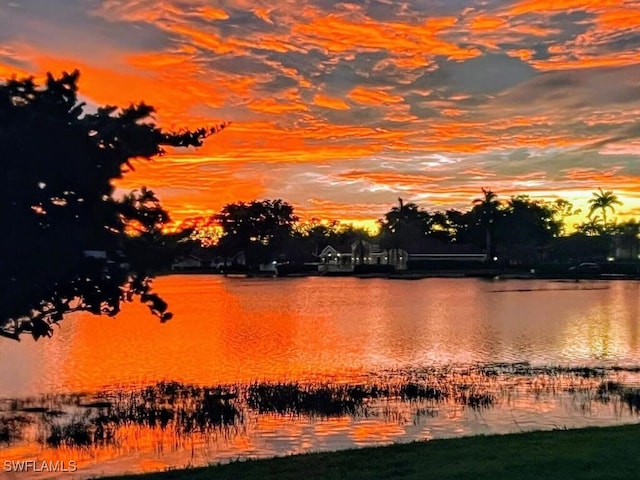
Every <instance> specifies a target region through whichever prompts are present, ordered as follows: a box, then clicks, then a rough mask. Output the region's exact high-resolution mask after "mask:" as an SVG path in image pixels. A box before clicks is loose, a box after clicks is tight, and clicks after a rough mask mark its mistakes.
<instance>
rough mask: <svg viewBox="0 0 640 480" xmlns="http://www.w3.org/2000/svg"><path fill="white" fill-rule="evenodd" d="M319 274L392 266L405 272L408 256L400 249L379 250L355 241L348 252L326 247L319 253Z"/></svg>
mask: <svg viewBox="0 0 640 480" xmlns="http://www.w3.org/2000/svg"><path fill="white" fill-rule="evenodd" d="M319 257H320V264H319V265H318V271H319V272H320V273H349V272H353V271H354V269H355V266H356V265H392V266H393V267H394V269H395V270H406V268H407V260H408V259H409V254H408V253H407V252H406V251H404V250H402V249H381V248H380V247H379V246H378V245H376V244H372V243H370V242H367V241H366V240H356V241H355V242H353V243H352V244H351V247H350V248H349V249H348V250H345V249H343V250H338V249H336V248H335V247H333V246H331V245H328V246H326V247H325V248H324V249H323V250H322V252H320V255H319Z"/></svg>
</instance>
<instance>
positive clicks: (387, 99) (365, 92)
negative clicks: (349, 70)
mask: <svg viewBox="0 0 640 480" xmlns="http://www.w3.org/2000/svg"><path fill="white" fill-rule="evenodd" d="M349 98H350V99H352V100H354V101H356V102H358V103H363V104H365V105H380V104H383V103H397V102H402V101H404V99H403V98H402V97H401V96H399V95H393V94H391V93H388V92H386V91H385V90H381V89H372V88H366V87H362V86H358V87H355V88H354V89H353V90H351V92H349Z"/></svg>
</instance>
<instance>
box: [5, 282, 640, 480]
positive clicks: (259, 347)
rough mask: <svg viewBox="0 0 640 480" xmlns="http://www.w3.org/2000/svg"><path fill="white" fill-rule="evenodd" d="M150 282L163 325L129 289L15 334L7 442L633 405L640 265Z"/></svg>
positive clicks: (274, 430) (566, 413)
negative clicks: (630, 277) (570, 273)
mask: <svg viewBox="0 0 640 480" xmlns="http://www.w3.org/2000/svg"><path fill="white" fill-rule="evenodd" d="M154 286H155V289H156V290H157V292H158V293H160V294H161V295H162V296H163V298H165V299H166V300H167V301H168V302H169V304H170V310H171V311H172V312H173V313H174V315H175V316H174V319H173V320H171V321H170V322H168V323H167V324H164V325H162V324H160V322H159V321H158V320H157V318H155V317H152V316H151V315H150V314H149V313H148V311H147V310H146V307H144V306H142V305H139V304H134V305H128V306H126V307H125V308H124V309H123V312H122V313H121V314H120V315H119V316H118V317H117V318H94V317H92V316H90V315H76V316H74V317H73V318H69V319H66V320H65V321H63V322H61V327H60V329H56V332H55V335H54V337H53V338H52V339H48V340H47V339H45V340H41V341H39V342H33V341H31V340H30V339H28V338H25V339H24V340H23V341H22V342H20V343H15V342H10V341H1V342H0V399H1V401H0V441H2V440H3V430H2V429H1V427H2V425H3V423H4V427H5V428H4V432H5V434H4V440H5V441H6V443H7V447H6V448H4V447H3V456H4V457H5V458H11V459H27V458H38V459H39V458H45V457H46V458H53V459H59V458H72V459H74V460H77V461H78V462H79V465H80V468H79V470H78V472H76V475H77V476H79V477H90V476H95V475H101V474H107V473H108V474H113V473H121V472H130V471H148V470H159V469H164V468H170V467H183V466H186V465H201V464H207V463H210V462H217V461H224V460H228V459H237V458H253V457H264V456H273V455H284V454H289V453H298V452H305V451H312V450H313V451H317V450H332V449H337V448H350V447H354V446H363V445H372V444H383V443H389V442H397V441H410V440H415V439H430V438H439V437H448V436H457V435H467V434H477V433H508V432H514V431H521V430H530V429H548V428H565V427H573V426H585V425H593V424H601V425H604V424H612V423H629V422H636V421H637V420H638V418H637V406H636V404H635V403H634V402H635V401H636V398H635V397H634V396H633V395H635V392H636V390H635V389H636V387H637V385H638V372H637V370H638V369H637V366H638V365H639V364H640V338H639V332H640V315H639V312H640V283H638V282H630V281H606V282H599V281H580V282H575V281H543V280H502V281H500V280H497V281H496V280H493V281H492V280H480V279H447V278H430V279H422V280H386V279H358V278H351V277H336V278H325V277H309V278H290V279H287V278H277V279H276V278H273V279H272V278H263V279H246V278H225V277H221V276H208V275H175V276H167V277H161V278H158V279H156V280H155V282H154ZM578 367H580V368H578ZM583 367H588V368H583ZM605 387H606V388H605ZM609 387H611V388H609ZM150 398H151V400H150ZM639 398H640V394H639ZM198 402H200V403H198ZM287 402H289V403H287ZM305 402H306V403H305ZM150 405H151V406H150ZM194 405H199V407H198V408H197V409H194ZM203 409H204V410H205V411H207V412H210V414H211V415H210V416H209V417H206V418H204V417H202V416H198V415H196V410H203ZM207 409H208V410H207ZM134 410H135V411H136V412H137V414H136V415H137V416H136V417H135V418H133V417H132V416H131V414H126V412H131V411H134ZM177 412H181V415H182V416H181V417H180V418H182V419H184V418H186V417H189V419H190V420H189V423H188V424H187V423H185V422H182V423H180V422H178V420H177V415H178V413H177ZM163 415H164V416H165V417H166V418H164V420H158V419H162V418H163V417H162V416H163ZM189 415H191V416H189ZM106 418H108V419H109V420H108V421H107V420H105V419H106ZM220 418H222V420H220ZM181 421H182V420H181ZM83 422H84V423H83ZM100 422H103V423H100ZM81 424H82V425H85V424H86V425H88V427H86V429H85V430H86V431H84V430H83V432H81V433H82V435H84V436H82V435H80V434H79V433H78V429H79V428H80V427H78V425H81ZM70 425H71V426H75V427H74V428H76V430H74V432H75V433H73V434H72V433H70V432H71V429H70V428H71V427H70ZM83 428H84V427H83ZM107 431H108V432H110V433H108V434H107V433H105V432H107ZM65 435H66V436H65ZM74 435H75V436H74ZM78 438H83V439H84V440H83V441H82V442H79V440H78ZM70 439H74V440H73V441H72V440H70ZM98 440H99V441H98ZM74 442H76V443H74ZM78 442H79V443H78ZM40 476H41V477H42V478H48V477H51V476H53V477H55V475H52V474H46V473H43V474H41V475H40Z"/></svg>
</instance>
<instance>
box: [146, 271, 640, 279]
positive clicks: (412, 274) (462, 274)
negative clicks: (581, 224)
mask: <svg viewBox="0 0 640 480" xmlns="http://www.w3.org/2000/svg"><path fill="white" fill-rule="evenodd" d="M172 275H215V276H223V277H227V278H307V277H320V278H338V277H352V278H360V279H371V278H380V279H386V280H421V279H425V278H483V279H489V280H559V281H574V282H575V281H580V280H602V281H606V280H640V274H625V273H601V274H597V275H563V274H554V273H548V274H545V273H537V272H536V273H531V272H526V271H521V272H517V271H509V270H506V271H505V270H500V269H486V270H480V269H479V270H431V271H423V270H421V271H404V272H397V273H385V272H369V273H336V274H319V273H292V274H285V275H275V274H272V273H259V272H258V273H254V272H252V273H246V272H233V273H226V274H225V273H220V272H218V271H215V270H207V269H194V270H173V271H165V272H159V273H154V274H153V276H154V277H166V276H172Z"/></svg>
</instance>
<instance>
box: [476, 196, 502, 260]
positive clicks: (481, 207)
mask: <svg viewBox="0 0 640 480" xmlns="http://www.w3.org/2000/svg"><path fill="white" fill-rule="evenodd" d="M473 205H474V207H473V209H472V213H477V214H478V217H479V222H480V224H481V225H482V226H483V227H484V231H485V243H484V248H485V252H486V254H487V262H489V261H491V259H492V258H493V252H494V245H493V230H494V223H495V222H496V220H497V218H498V213H499V210H500V201H499V200H498V196H497V195H496V194H495V193H494V192H492V191H491V190H489V189H486V188H483V189H482V197H481V198H476V199H475V200H474V201H473Z"/></svg>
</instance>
